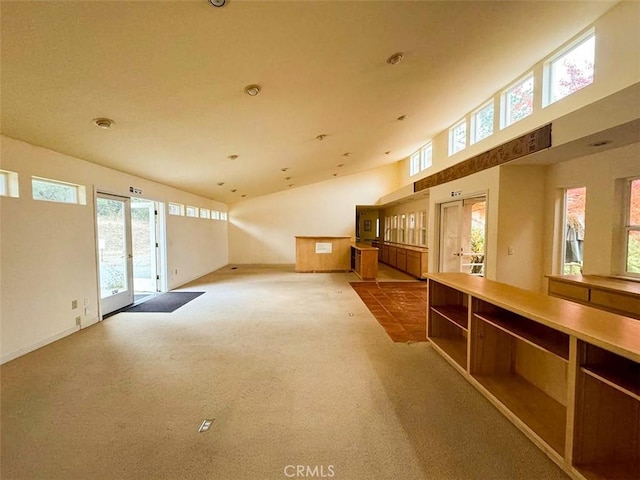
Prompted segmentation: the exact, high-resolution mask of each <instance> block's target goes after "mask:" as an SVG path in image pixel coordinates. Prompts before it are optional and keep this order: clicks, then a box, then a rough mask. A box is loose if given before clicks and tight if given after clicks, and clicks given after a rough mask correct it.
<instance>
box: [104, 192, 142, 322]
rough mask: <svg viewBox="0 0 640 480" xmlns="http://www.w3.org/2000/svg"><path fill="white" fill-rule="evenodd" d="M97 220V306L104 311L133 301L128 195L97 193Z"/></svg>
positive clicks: (105, 312)
mask: <svg viewBox="0 0 640 480" xmlns="http://www.w3.org/2000/svg"><path fill="white" fill-rule="evenodd" d="M96 220H97V222H96V223H97V226H98V259H99V270H100V306H101V313H102V315H106V314H109V313H111V312H113V311H115V310H118V309H119V308H122V307H126V306H127V305H131V304H132V303H133V255H132V248H131V201H130V199H129V198H126V197H118V196H115V195H107V194H104V193H98V195H97V198H96Z"/></svg>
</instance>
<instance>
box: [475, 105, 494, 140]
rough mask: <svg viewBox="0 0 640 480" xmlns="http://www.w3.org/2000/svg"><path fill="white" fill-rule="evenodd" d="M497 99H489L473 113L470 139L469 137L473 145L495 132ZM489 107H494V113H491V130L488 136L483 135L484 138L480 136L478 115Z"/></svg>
mask: <svg viewBox="0 0 640 480" xmlns="http://www.w3.org/2000/svg"><path fill="white" fill-rule="evenodd" d="M495 103H496V102H495V101H494V100H493V99H491V100H489V101H488V102H485V103H484V104H483V105H482V106H480V107H479V108H477V109H476V110H475V111H474V112H473V113H472V114H471V125H470V127H471V128H470V139H469V143H470V144H471V145H474V144H476V143H478V142H481V141H482V140H484V139H486V138H489V137H490V136H491V135H493V134H494V126H495V120H496V105H495ZM488 107H491V108H492V109H493V114H492V115H491V132H490V133H489V134H488V135H487V136H486V137H482V138H478V128H477V127H478V124H479V122H478V115H480V113H481V112H483V111H484V110H485V109H487V108H488Z"/></svg>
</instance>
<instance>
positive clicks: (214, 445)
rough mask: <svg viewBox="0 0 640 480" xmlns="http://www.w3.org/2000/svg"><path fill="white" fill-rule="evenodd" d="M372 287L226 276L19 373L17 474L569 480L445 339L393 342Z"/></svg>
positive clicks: (6, 475)
mask: <svg viewBox="0 0 640 480" xmlns="http://www.w3.org/2000/svg"><path fill="white" fill-rule="evenodd" d="M355 280H356V278H355V276H354V275H353V274H297V273H294V272H293V267H260V266H253V267H243V266H240V267H239V268H238V269H237V270H231V269H230V268H229V267H226V268H224V269H221V270H219V271H217V272H214V273H212V274H210V275H207V276H206V277H203V278H202V279H200V280H198V281H196V282H193V283H191V284H190V285H187V286H185V287H184V289H185V290H189V289H191V290H195V289H197V290H198V291H204V292H206V293H205V294H204V295H202V296H200V297H198V298H197V299H195V300H193V301H192V302H190V303H188V304H187V305H185V306H184V307H182V308H180V309H178V310H176V311H175V312H173V313H170V314H167V313H120V314H117V315H115V316H113V317H111V318H109V319H107V320H105V321H104V322H102V323H100V324H98V325H95V326H93V327H90V328H87V329H85V330H83V331H81V332H80V333H78V334H75V335H72V336H71V337H67V338H65V339H63V340H61V341H58V342H56V343H54V344H52V345H49V346H47V347H45V348H42V349H40V350H38V351H36V352H33V353H31V354H29V355H26V356H24V357H21V358H19V359H17V360H14V361H12V362H9V363H8V364H6V365H4V366H3V367H2V370H1V373H2V407H1V414H2V416H1V420H2V445H1V453H2V457H1V460H2V462H1V471H0V473H1V477H2V479H3V480H12V479H65V480H70V479H105V480H108V479H220V480H236V479H238V480H253V479H257V480H271V479H286V478H301V477H288V476H287V474H289V475H291V474H292V473H295V470H292V469H291V468H289V469H287V470H285V468H286V467H287V466H288V465H294V466H295V465H302V466H309V467H310V468H311V469H313V468H316V470H315V473H316V474H318V475H316V478H318V477H319V474H320V473H321V470H320V467H322V473H324V475H325V478H329V477H328V475H329V473H333V477H331V478H335V479H340V480H342V479H345V480H360V479H362V480H370V479H390V480H395V479H403V480H410V479H416V480H417V479H428V480H437V479H482V480H485V479H492V480H494V479H505V480H513V479H532V480H540V479H560V478H566V477H565V475H564V474H563V473H562V472H561V471H560V470H559V469H558V468H557V467H556V466H555V465H554V464H553V463H552V462H551V461H550V460H549V459H548V458H547V457H546V456H545V455H544V454H543V453H542V452H541V451H540V450H538V449H537V448H536V447H535V446H534V445H533V444H532V443H530V442H529V440H527V439H526V438H525V437H524V436H523V435H522V434H521V433H520V432H519V431H518V430H517V429H516V428H515V427H514V426H513V425H512V424H511V423H510V422H509V421H508V420H506V419H505V418H504V417H503V416H502V415H501V414H500V413H499V412H498V411H497V410H496V409H495V408H494V407H493V406H492V405H491V404H490V403H489V402H488V401H487V400H485V399H484V398H483V397H482V396H481V395H480V394H479V393H478V392H477V391H476V390H475V389H474V388H473V387H472V386H471V385H470V384H468V383H467V382H466V381H465V380H464V379H463V378H462V377H461V376H460V375H459V374H458V373H457V372H455V370H453V368H451V367H450V366H449V365H448V364H447V363H446V362H445V361H444V359H443V358H441V357H440V356H439V355H438V354H437V353H436V352H434V351H433V350H432V349H431V348H430V346H429V344H428V343H420V344H418V343H415V344H401V343H394V342H393V341H391V340H390V339H389V338H388V337H387V335H386V333H385V332H384V330H383V328H382V327H381V326H380V325H379V324H378V322H377V321H376V320H375V319H374V317H373V316H372V315H371V313H370V312H369V311H368V310H367V308H366V307H365V305H364V304H363V303H362V302H361V300H360V299H359V297H358V295H357V294H356V293H355V292H354V291H353V289H352V288H351V287H350V286H349V283H348V282H349V281H355ZM350 314H353V316H350ZM205 418H213V419H214V422H213V425H212V427H211V430H210V431H208V432H206V433H197V429H198V427H199V425H200V423H201V422H202V420H203V419H205ZM329 466H331V467H332V468H329ZM311 472H313V470H311ZM307 473H309V471H307ZM307 478H309V476H308V477H307Z"/></svg>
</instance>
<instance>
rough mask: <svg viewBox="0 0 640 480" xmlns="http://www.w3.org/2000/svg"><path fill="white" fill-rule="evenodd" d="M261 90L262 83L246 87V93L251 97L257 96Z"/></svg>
mask: <svg viewBox="0 0 640 480" xmlns="http://www.w3.org/2000/svg"><path fill="white" fill-rule="evenodd" d="M261 90H262V88H260V85H255V84H254V85H247V86H246V87H244V93H246V94H247V95H249V96H250V97H255V96H256V95H258V94H259V93H260V91H261Z"/></svg>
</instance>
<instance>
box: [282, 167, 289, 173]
mask: <svg viewBox="0 0 640 480" xmlns="http://www.w3.org/2000/svg"><path fill="white" fill-rule="evenodd" d="M287 170H289V167H282V168H281V169H280V171H282V172H286V171H287Z"/></svg>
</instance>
